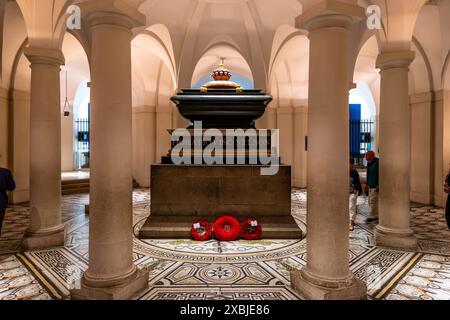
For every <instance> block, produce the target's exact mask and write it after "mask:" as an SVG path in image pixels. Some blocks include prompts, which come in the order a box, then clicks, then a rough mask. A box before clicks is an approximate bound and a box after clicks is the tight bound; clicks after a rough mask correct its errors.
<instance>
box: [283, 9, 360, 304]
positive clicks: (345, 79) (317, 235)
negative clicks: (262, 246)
mask: <svg viewBox="0 0 450 320" xmlns="http://www.w3.org/2000/svg"><path fill="white" fill-rule="evenodd" d="M332 2H333V1H327V2H325V3H324V4H323V5H324V6H325V7H327V6H328V5H330V4H331V3H332ZM336 2H337V1H336ZM333 4H334V3H333ZM348 6H350V5H347V6H344V7H343V8H341V10H338V11H336V10H334V8H339V6H338V5H336V6H335V7H333V8H325V9H324V11H325V12H323V13H322V12H321V10H314V12H306V13H304V14H303V15H302V16H301V17H300V24H301V26H302V27H303V28H306V29H308V30H309V39H310V75H309V108H308V131H309V132H308V156H307V158H308V169H307V171H308V172H307V179H308V223H307V228H308V234H307V265H306V267H305V268H303V269H302V270H300V271H294V272H292V274H291V282H292V286H293V287H294V289H296V290H297V291H299V293H300V294H302V295H303V296H304V297H305V298H307V299H315V300H328V299H332V300H343V299H365V298H367V289H366V286H365V284H363V283H362V282H361V281H359V280H357V279H356V278H355V277H354V275H353V274H352V272H351V271H350V268H349V229H348V222H349V217H348V197H349V182H348V179H349V178H348V170H349V111H348V108H349V107H348V104H349V98H348V97H349V83H350V81H351V79H349V76H348V53H347V43H348V29H349V27H350V26H351V25H352V23H353V22H354V19H355V16H357V17H362V16H363V14H364V12H363V10H362V9H361V8H359V7H356V6H350V9H351V10H350V9H349V8H348ZM349 11H350V12H349Z"/></svg>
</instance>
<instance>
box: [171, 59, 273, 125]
mask: <svg viewBox="0 0 450 320" xmlns="http://www.w3.org/2000/svg"><path fill="white" fill-rule="evenodd" d="M211 76H212V77H213V79H214V81H210V82H208V83H206V84H204V85H203V87H202V88H200V89H185V90H182V92H180V93H178V94H177V95H176V96H174V97H172V101H173V102H174V103H175V104H176V105H177V106H178V110H179V111H180V113H181V115H182V116H183V117H184V118H186V119H188V120H189V121H190V122H191V126H190V127H189V129H190V128H192V127H193V123H194V121H201V122H202V126H203V128H205V129H210V128H217V129H251V128H253V129H254V128H255V122H256V120H258V119H259V118H261V117H262V116H263V115H264V113H265V111H266V107H267V105H268V104H269V103H270V102H271V101H272V97H271V96H269V95H266V94H264V93H262V92H261V90H244V89H242V88H241V86H240V85H239V84H237V83H234V82H232V81H230V79H231V77H232V75H231V72H230V71H229V70H228V69H226V68H225V66H224V64H223V62H222V63H221V64H220V66H219V68H217V69H216V70H214V71H213V73H212V75H211Z"/></svg>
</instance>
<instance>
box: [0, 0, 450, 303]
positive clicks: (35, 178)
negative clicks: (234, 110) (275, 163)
mask: <svg viewBox="0 0 450 320" xmlns="http://www.w3.org/2000/svg"><path fill="white" fill-rule="evenodd" d="M73 5H75V6H76V7H72V6H73ZM372 5H376V6H377V8H379V9H380V25H379V26H378V27H377V28H369V27H368V16H370V14H369V13H368V10H367V9H368V8H370V6H372ZM73 8H79V9H80V10H79V13H80V25H79V27H72V28H70V27H68V24H67V21H68V19H71V18H72V16H70V15H71V12H72V13H73V12H75V13H74V14H75V20H76V18H77V17H76V13H77V11H76V10H75V11H71V9H73ZM449 34H450V0H358V1H357V0H280V1H273V0H170V1H166V0H85V1H82V0H78V1H77V0H1V1H0V37H1V38H0V39H1V46H0V48H1V49H0V58H1V64H0V76H1V77H0V167H2V168H8V169H9V170H11V172H12V174H13V176H14V179H15V182H16V189H15V190H14V191H13V192H11V193H10V194H9V202H10V205H9V206H8V208H7V210H6V217H5V221H4V223H3V229H2V232H1V236H0V300H67V299H92V300H96V299H97V300H98V299H101V300H124V299H132V300H225V299H229V300H243V299H245V300H308V299H321V300H326V299H333V300H335V299H337V300H340V299H370V300H450V231H449V229H448V227H447V224H446V220H445V213H444V212H445V209H444V207H445V205H446V201H447V194H445V192H444V181H445V178H446V176H447V174H448V173H449V169H450V125H448V123H450V66H449V65H450V36H449ZM221 63H223V65H224V68H226V69H227V70H229V71H230V72H231V74H232V79H231V80H232V81H233V82H235V83H237V84H239V85H240V87H239V90H241V93H242V94H243V95H245V94H249V95H254V96H256V95H257V94H256V93H255V92H256V91H255V89H258V90H261V91H260V92H261V94H262V93H264V94H266V95H270V97H271V102H270V103H269V104H268V105H267V106H265V107H266V109H265V112H264V114H263V115H262V116H261V117H259V118H258V119H257V121H256V128H257V129H279V156H280V159H281V162H282V168H284V169H283V170H280V173H279V176H277V177H276V178H274V179H275V180H270V178H267V179H268V180H264V179H263V178H260V177H259V176H258V177H254V172H255V170H253V171H251V170H252V169H251V168H250V169H249V170H250V171H251V172H253V173H251V172H250V174H249V176H247V174H248V172H247V171H246V170H245V168H240V169H242V170H241V171H235V169H234V168H235V167H234V166H223V167H220V168H219V167H216V168H214V166H212V167H211V168H212V169H211V170H213V171H209V169H208V168H207V167H208V166H197V167H195V168H194V167H193V168H184V167H183V166H181V167H174V168H172V167H170V166H169V167H170V168H166V169H167V170H168V171H167V172H168V173H161V172H162V171H163V170H162V169H164V166H163V165H161V159H163V158H164V157H166V156H167V154H168V150H170V149H171V137H170V135H169V130H173V129H177V128H187V127H188V126H189V125H190V120H189V119H188V118H186V117H184V116H183V115H182V114H181V113H180V110H181V109H179V108H178V107H179V106H178V105H177V104H176V103H174V100H173V97H174V96H175V95H177V94H178V93H180V92H181V90H183V89H190V88H192V89H195V90H197V91H198V92H199V95H200V96H201V93H202V92H203V91H202V89H201V88H204V87H203V86H204V84H205V83H207V82H208V81H210V80H212V79H211V73H212V72H213V71H214V70H216V71H217V70H219V69H217V68H219V65H220V64H221ZM239 90H236V92H237V93H236V95H237V96H239V93H238V92H240V91H239ZM197 91H196V92H197ZM186 92H188V93H189V92H190V91H186ZM186 92H185V93H186ZM192 92H193V91H192ZM213 92H214V90H213ZM230 99H231V98H230ZM255 99H256V98H255ZM355 111H356V112H355ZM222 120H224V118H222ZM349 129H350V130H349ZM349 132H350V135H349ZM355 132H356V133H355ZM361 137H362V138H361ZM368 151H374V152H375V153H376V155H377V157H379V158H380V195H379V199H378V207H379V221H378V222H375V223H367V222H366V217H367V216H368V214H369V211H370V210H369V203H368V198H367V197H366V196H365V195H362V196H360V197H359V198H358V209H357V210H358V217H357V220H356V226H355V228H354V230H352V231H349V227H348V212H349V207H348V204H349V201H348V196H349V194H348V191H347V190H348V184H349V183H348V164H349V154H350V156H351V157H352V158H355V160H356V167H357V169H358V171H359V172H360V175H361V177H362V180H363V181H364V180H365V174H366V170H365V168H364V165H365V164H366V163H365V161H364V155H365V153H366V152H368ZM244 167H245V166H244ZM184 169H185V171H180V170H184ZM197 169H198V170H199V171H196V172H191V171H189V173H188V171H187V170H192V171H194V170H197ZM207 169H208V170H207ZM215 169H217V170H218V171H219V172H220V174H222V175H226V177H224V176H221V177H220V179H222V180H220V181H221V182H220V183H218V185H219V187H217V188H218V189H217V190H216V189H214V188H213V187H211V186H212V185H214V186H215V185H216V184H215V183H216V182H215V180H214V181H213V178H214V177H215V175H216V174H217V170H215ZM228 169H229V170H230V172H231V173H229V172H228V171H229V170H228ZM238 169H239V168H238ZM240 169H239V170H240ZM285 169H286V170H285ZM211 172H213V174H212V173H211ZM236 172H237V173H236ZM285 173H286V174H285ZM252 174H253V175H252ZM191 175H193V176H191ZM213 175H214V176H213ZM280 175H281V176H282V177H280ZM286 177H287V178H286ZM289 177H290V178H289ZM251 179H254V182H252V181H253V180H251ZM258 179H261V180H258ZM224 181H225V182H224ZM189 183H191V185H195V188H193V189H192V190H188V191H189V192H191V193H189V195H185V194H181V193H183V192H184V191H186V190H185V189H183V186H185V185H186V184H189ZM286 183H287V184H288V186H287V188H283V187H285V185H286ZM278 184H280V187H278V186H279V185H278ZM281 184H282V186H281ZM212 189H214V192H212V191H211V190H212ZM208 190H210V191H211V194H210V193H208ZM247 191H248V192H247ZM186 192H187V191H186ZM216 192H217V194H218V195H217V194H216ZM215 197H217V198H220V200H223V199H225V200H223V201H225V202H226V201H228V202H233V201H237V200H236V199H237V198H239V197H240V198H243V200H242V201H245V202H246V204H253V205H254V206H255V207H256V208H258V210H261V211H262V212H264V213H263V216H264V215H266V216H270V217H269V218H270V219H269V218H267V219H268V220H267V223H264V221H263V224H262V226H263V228H264V226H266V227H267V229H266V235H267V236H266V237H264V231H263V238H262V239H260V240H255V241H247V240H238V241H229V242H228V241H219V240H215V239H211V240H208V241H204V242H199V241H193V240H191V239H190V237H189V231H190V227H189V228H186V225H187V223H190V224H193V223H195V222H196V214H197V211H196V205H198V206H200V205H199V204H198V202H201V201H203V202H206V203H208V202H209V201H213V200H212V199H213V198H214V199H215ZM182 198H183V199H184V198H187V200H186V201H185V202H183V201H182V200H181V199H182ZM279 199H282V200H283V201H284V200H286V201H287V202H288V203H287V204H286V201H284V202H283V203H281V202H282V200H279ZM163 200H165V201H166V203H163V202H160V201H163ZM187 202H189V205H188V204H187ZM247 202H248V203H247ZM161 203H163V204H162V205H160V204H161ZM206 207H207V206H205V208H206ZM229 207H232V206H229ZM237 207H238V206H237V205H236V208H237ZM153 208H154V210H153V212H152V209H153ZM278 209H279V210H281V211H283V212H284V213H286V210H287V215H286V214H285V215H284V216H283V217H281V216H280V217H278V216H276V214H278V212H273V213H270V212H269V211H271V210H272V211H277V210H278ZM156 210H160V211H161V212H163V213H157V212H156ZM164 210H166V211H167V212H169V211H170V214H172V213H173V212H175V211H177V212H178V211H180V210H181V211H182V212H181V213H179V214H178V215H173V216H170V217H169V215H170V214H169V213H164V212H165V211H164ZM183 210H185V211H183ZM199 210H200V209H199ZM239 210H240V209H239ZM267 212H269V213H267ZM222 213H223V214H225V213H229V214H232V213H233V212H232V211H230V212H214V214H222ZM236 213H237V212H236ZM166 214H167V216H166ZM254 214H255V213H254V212H250V211H249V212H248V216H247V217H251V216H252V215H254ZM272 215H273V216H272ZM157 216H160V219H156V218H157ZM243 217H244V216H243ZM264 217H265V216H264ZM152 219H153V220H152ZM177 219H181V220H183V219H185V220H183V221H181V220H180V221H178V220H177ZM189 219H190V220H189ZM278 219H279V220H278ZM277 221H278V222H279V223H277ZM210 222H211V223H213V222H214V219H212V220H211V221H210ZM178 223H179V224H178ZM148 225H149V226H148ZM144 229H146V230H147V231H148V230H150V231H148V233H147V232H143V230H144ZM175 229H177V230H178V231H180V230H181V231H180V232H178V231H177V232H175V231H174V230H175ZM180 234H181V236H180ZM183 234H186V236H184V237H183V236H182V235H183ZM148 235H149V236H148ZM277 235H279V237H277Z"/></svg>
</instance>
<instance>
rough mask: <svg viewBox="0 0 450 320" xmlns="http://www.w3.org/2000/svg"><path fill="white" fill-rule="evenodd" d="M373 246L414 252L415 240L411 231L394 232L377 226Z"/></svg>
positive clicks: (415, 247) (394, 230)
mask: <svg viewBox="0 0 450 320" xmlns="http://www.w3.org/2000/svg"><path fill="white" fill-rule="evenodd" d="M375 244H376V246H378V247H387V248H392V249H403V250H410V251H416V250H417V238H416V237H415V236H414V232H413V231H412V230H396V229H389V228H386V227H382V226H380V225H378V226H377V228H376V230H375Z"/></svg>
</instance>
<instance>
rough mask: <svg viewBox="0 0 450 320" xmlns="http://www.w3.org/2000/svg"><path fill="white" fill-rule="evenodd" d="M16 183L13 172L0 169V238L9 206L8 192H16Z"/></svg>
mask: <svg viewBox="0 0 450 320" xmlns="http://www.w3.org/2000/svg"><path fill="white" fill-rule="evenodd" d="M15 189H16V183H15V182H14V179H13V176H12V173H11V171H9V170H8V169H5V168H0V236H1V234H2V226H3V220H4V219H5V214H6V207H7V206H8V194H7V192H8V191H14V190H15Z"/></svg>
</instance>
